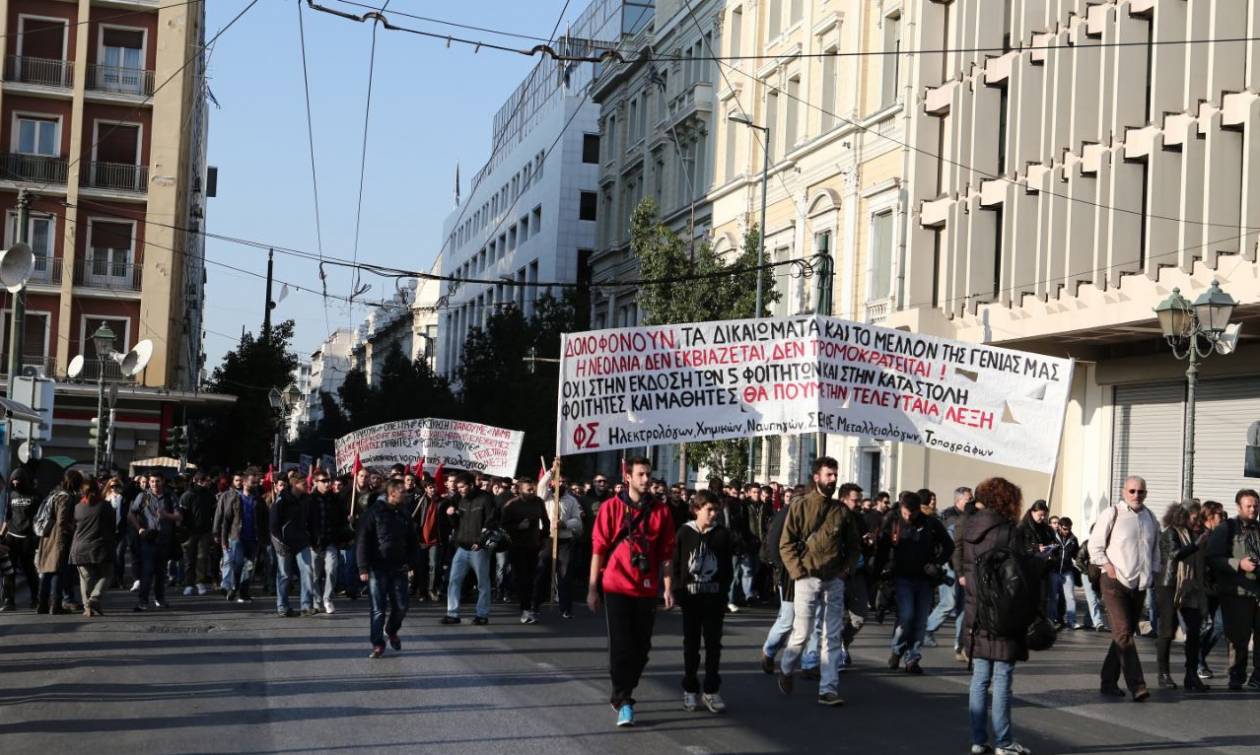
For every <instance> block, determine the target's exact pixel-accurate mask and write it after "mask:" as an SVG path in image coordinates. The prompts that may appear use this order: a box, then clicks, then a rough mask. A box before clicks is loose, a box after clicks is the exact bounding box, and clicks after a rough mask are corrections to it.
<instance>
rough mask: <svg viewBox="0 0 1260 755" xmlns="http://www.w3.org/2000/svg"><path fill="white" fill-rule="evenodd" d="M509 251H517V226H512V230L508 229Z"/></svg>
mask: <svg viewBox="0 0 1260 755" xmlns="http://www.w3.org/2000/svg"><path fill="white" fill-rule="evenodd" d="M507 250H508V251H509V252H514V251H516V226H512V227H511V228H509V229H508V243H507ZM505 256H506V255H505Z"/></svg>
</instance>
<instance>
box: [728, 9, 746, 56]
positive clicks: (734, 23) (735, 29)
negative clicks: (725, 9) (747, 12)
mask: <svg viewBox="0 0 1260 755" xmlns="http://www.w3.org/2000/svg"><path fill="white" fill-rule="evenodd" d="M743 33H744V9H743V8H736V9H735V10H733V11H731V30H730V37H731V53H730V54H731V57H733V58H736V57H739V50H740V36H741V35H742V34H743ZM735 63H736V65H738V64H739V61H735Z"/></svg>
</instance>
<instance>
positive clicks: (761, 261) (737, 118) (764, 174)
mask: <svg viewBox="0 0 1260 755" xmlns="http://www.w3.org/2000/svg"><path fill="white" fill-rule="evenodd" d="M728 120H730V122H731V123H738V124H740V125H741V126H747V127H748V128H750V129H752V130H754V131H760V132H761V134H762V136H763V137H764V141H763V143H762V150H761V156H762V158H761V221H760V227H759V228H758V231H759V233H758V234H757V235H758V237H759V238H758V243H757V299H756V310H754V312H753V317H754V318H758V319H759V318H760V317H761V305H762V301H763V298H764V295H765V294H764V292H763V291H762V277H763V276H764V274H765V271H764V270H763V269H762V266H763V265H765V264H766V184H767V183H768V181H769V178H770V127H769V126H758V125H757V124H755V123H753V122H752V119H751V118H749V117H748V116H747V115H744V114H743V113H736V114H732V115H730V116H728ZM686 474H687V470H685V469H684V470H683V475H684V477H685V476H686ZM752 478H753V439H752V438H749V439H748V479H749V480H750V481H751V480H752Z"/></svg>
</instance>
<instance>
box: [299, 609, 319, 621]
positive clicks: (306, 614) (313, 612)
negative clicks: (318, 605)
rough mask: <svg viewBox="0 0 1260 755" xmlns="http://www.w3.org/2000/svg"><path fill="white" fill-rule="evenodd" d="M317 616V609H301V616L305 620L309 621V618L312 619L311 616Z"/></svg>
mask: <svg viewBox="0 0 1260 755" xmlns="http://www.w3.org/2000/svg"><path fill="white" fill-rule="evenodd" d="M318 615H319V610H318V609H315V608H303V609H302V616H303V618H307V619H309V618H310V617H312V616H318Z"/></svg>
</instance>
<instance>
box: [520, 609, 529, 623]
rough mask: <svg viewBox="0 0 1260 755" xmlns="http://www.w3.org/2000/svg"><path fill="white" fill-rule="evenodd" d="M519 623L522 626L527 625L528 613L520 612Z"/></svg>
mask: <svg viewBox="0 0 1260 755" xmlns="http://www.w3.org/2000/svg"><path fill="white" fill-rule="evenodd" d="M521 623H522V624H528V623H529V611H521Z"/></svg>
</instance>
